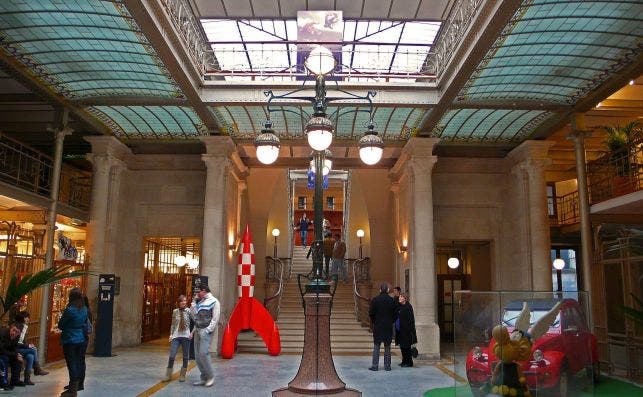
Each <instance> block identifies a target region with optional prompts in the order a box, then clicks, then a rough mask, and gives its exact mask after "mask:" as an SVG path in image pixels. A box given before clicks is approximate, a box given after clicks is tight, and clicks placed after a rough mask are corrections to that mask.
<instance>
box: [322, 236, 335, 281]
mask: <svg viewBox="0 0 643 397" xmlns="http://www.w3.org/2000/svg"><path fill="white" fill-rule="evenodd" d="M334 246H335V240H333V237H332V234H331V232H330V231H327V232H324V276H325V277H326V278H329V277H330V269H329V266H330V261H331V259H332V258H333V247H334Z"/></svg>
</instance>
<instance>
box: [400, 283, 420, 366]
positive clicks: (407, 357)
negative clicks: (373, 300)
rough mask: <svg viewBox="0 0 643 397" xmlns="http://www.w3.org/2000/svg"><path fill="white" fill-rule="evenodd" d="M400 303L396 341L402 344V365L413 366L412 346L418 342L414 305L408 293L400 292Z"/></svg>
mask: <svg viewBox="0 0 643 397" xmlns="http://www.w3.org/2000/svg"><path fill="white" fill-rule="evenodd" d="M399 299H400V303H399V305H398V308H397V319H398V320H399V322H396V332H395V343H397V344H398V346H400V350H401V351H402V362H401V363H400V366H402V367H412V366H413V357H412V355H411V346H413V345H414V344H416V343H417V342H418V338H417V335H416V333H415V316H413V306H411V304H410V303H409V296H408V295H407V294H400V296H399ZM398 325H399V327H398Z"/></svg>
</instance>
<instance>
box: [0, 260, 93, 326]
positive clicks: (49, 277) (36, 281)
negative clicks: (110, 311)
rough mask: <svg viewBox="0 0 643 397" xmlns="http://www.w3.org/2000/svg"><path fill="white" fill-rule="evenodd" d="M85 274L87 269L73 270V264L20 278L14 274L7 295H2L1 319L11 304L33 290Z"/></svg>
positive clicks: (0, 297)
mask: <svg viewBox="0 0 643 397" xmlns="http://www.w3.org/2000/svg"><path fill="white" fill-rule="evenodd" d="M85 274H87V272H85V271H73V267H72V265H63V266H57V267H52V268H49V269H44V270H41V271H39V272H36V273H34V274H26V275H24V276H23V277H21V278H20V280H18V278H17V277H16V275H15V274H14V275H13V276H11V281H9V285H8V286H7V290H6V292H5V295H4V296H0V306H1V307H2V314H0V320H2V319H3V318H4V316H5V315H6V314H7V313H8V312H9V310H10V309H11V306H13V305H14V304H15V303H16V302H18V301H19V300H20V299H21V298H22V297H23V296H25V295H27V294H28V293H30V292H31V291H34V290H36V289H38V288H40V287H44V286H45V285H47V284H51V283H55V282H56V281H59V280H62V279H65V278H73V277H80V276H82V275H85Z"/></svg>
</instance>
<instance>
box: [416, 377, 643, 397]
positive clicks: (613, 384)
mask: <svg viewBox="0 0 643 397" xmlns="http://www.w3.org/2000/svg"><path fill="white" fill-rule="evenodd" d="M569 395H570V396H571V397H614V396H618V397H639V396H643V388H641V387H638V386H636V385H633V384H631V383H627V382H623V381H622V380H618V379H614V378H607V377H601V381H600V382H599V383H597V384H596V385H594V390H593V391H582V390H570V394H569ZM471 396H472V394H471V391H470V389H469V386H457V387H443V388H440V389H432V390H429V391H427V392H426V393H424V397H471Z"/></svg>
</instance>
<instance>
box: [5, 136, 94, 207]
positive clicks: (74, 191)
mask: <svg viewBox="0 0 643 397" xmlns="http://www.w3.org/2000/svg"><path fill="white" fill-rule="evenodd" d="M53 164H54V161H53V159H52V158H51V157H49V156H47V155H45V154H43V153H40V152H38V151H37V150H34V149H32V148H30V147H28V146H25V145H23V144H21V143H20V142H17V141H15V140H13V139H11V138H9V137H8V136H6V135H3V134H1V133H0V181H2V182H6V183H8V184H10V185H13V186H16V187H19V188H21V189H23V190H26V191H29V192H33V193H36V194H37V195H39V196H43V197H45V198H49V196H50V194H51V179H52V171H53ZM90 194H91V174H90V173H88V172H84V171H80V170H77V169H75V168H72V167H69V166H66V165H63V168H62V171H61V175H60V189H59V191H58V199H59V201H60V202H61V203H64V204H67V205H70V206H72V207H75V208H78V209H81V210H84V211H87V210H89V200H90Z"/></svg>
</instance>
